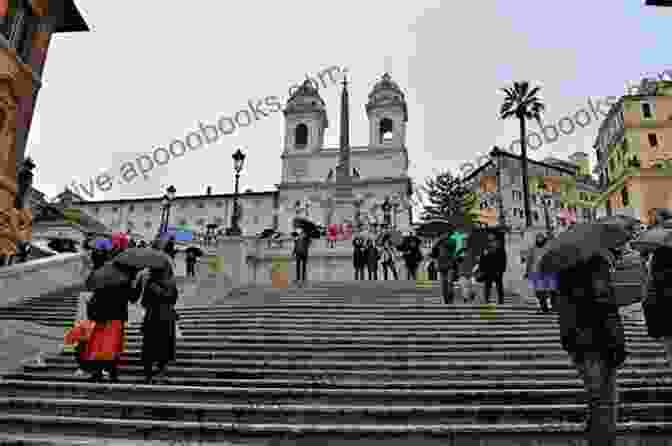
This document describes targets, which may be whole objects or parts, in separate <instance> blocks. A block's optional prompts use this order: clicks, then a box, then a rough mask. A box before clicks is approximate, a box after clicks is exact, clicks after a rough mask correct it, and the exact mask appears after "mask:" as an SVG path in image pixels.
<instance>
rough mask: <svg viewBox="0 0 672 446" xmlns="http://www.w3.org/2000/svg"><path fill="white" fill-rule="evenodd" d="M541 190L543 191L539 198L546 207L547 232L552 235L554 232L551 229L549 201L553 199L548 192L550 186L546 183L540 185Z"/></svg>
mask: <svg viewBox="0 0 672 446" xmlns="http://www.w3.org/2000/svg"><path fill="white" fill-rule="evenodd" d="M539 190H541V193H540V194H539V197H540V198H541V202H542V204H543V206H544V220H545V221H546V232H547V233H548V234H549V235H550V234H551V232H552V231H553V228H552V227H551V216H550V215H549V212H548V201H549V200H550V199H551V197H552V194H551V192H550V191H549V190H548V186H547V185H546V184H545V183H542V184H540V185H539Z"/></svg>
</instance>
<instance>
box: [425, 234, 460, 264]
mask: <svg viewBox="0 0 672 446" xmlns="http://www.w3.org/2000/svg"><path fill="white" fill-rule="evenodd" d="M456 250H457V241H456V240H455V239H454V238H451V237H450V236H444V237H441V238H440V239H439V240H438V241H437V242H436V243H435V244H434V246H433V247H432V253H431V257H432V258H434V259H436V263H437V266H438V270H439V271H441V272H446V271H450V270H451V269H453V268H454V267H455V261H456V258H455V255H456V254H457V253H456Z"/></svg>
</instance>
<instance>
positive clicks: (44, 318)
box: [0, 285, 84, 328]
mask: <svg viewBox="0 0 672 446" xmlns="http://www.w3.org/2000/svg"><path fill="white" fill-rule="evenodd" d="M81 291H84V286H83V285H82V286H76V287H70V288H66V289H63V290H60V291H58V292H53V293H48V294H43V295H41V296H34V297H25V298H23V299H21V300H20V301H18V302H15V303H13V304H11V305H8V306H5V307H0V320H20V321H27V322H33V323H36V324H40V325H46V326H49V327H66V328H67V327H72V323H73V319H74V318H75V317H76V315H77V305H78V302H79V293H80V292H81Z"/></svg>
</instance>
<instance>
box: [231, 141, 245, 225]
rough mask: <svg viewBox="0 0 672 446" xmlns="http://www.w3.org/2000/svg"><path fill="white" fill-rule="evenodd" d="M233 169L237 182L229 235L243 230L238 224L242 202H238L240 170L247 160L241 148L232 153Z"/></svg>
mask: <svg viewBox="0 0 672 446" xmlns="http://www.w3.org/2000/svg"><path fill="white" fill-rule="evenodd" d="M232 158H233V170H234V171H235V172H236V184H235V187H234V191H233V213H232V215H231V228H229V235H241V234H242V231H241V230H240V226H239V225H238V218H239V217H240V204H239V203H238V185H239V181H240V171H241V170H243V163H244V162H245V154H244V153H243V152H242V151H241V150H240V149H238V150H236V152H235V153H234V154H233V155H232Z"/></svg>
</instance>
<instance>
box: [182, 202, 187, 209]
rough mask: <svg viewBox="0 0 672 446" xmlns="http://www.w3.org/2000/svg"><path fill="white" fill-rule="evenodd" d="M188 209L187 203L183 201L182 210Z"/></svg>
mask: <svg viewBox="0 0 672 446" xmlns="http://www.w3.org/2000/svg"><path fill="white" fill-rule="evenodd" d="M186 208H187V203H186V202H184V201H183V202H182V203H180V209H186Z"/></svg>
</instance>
